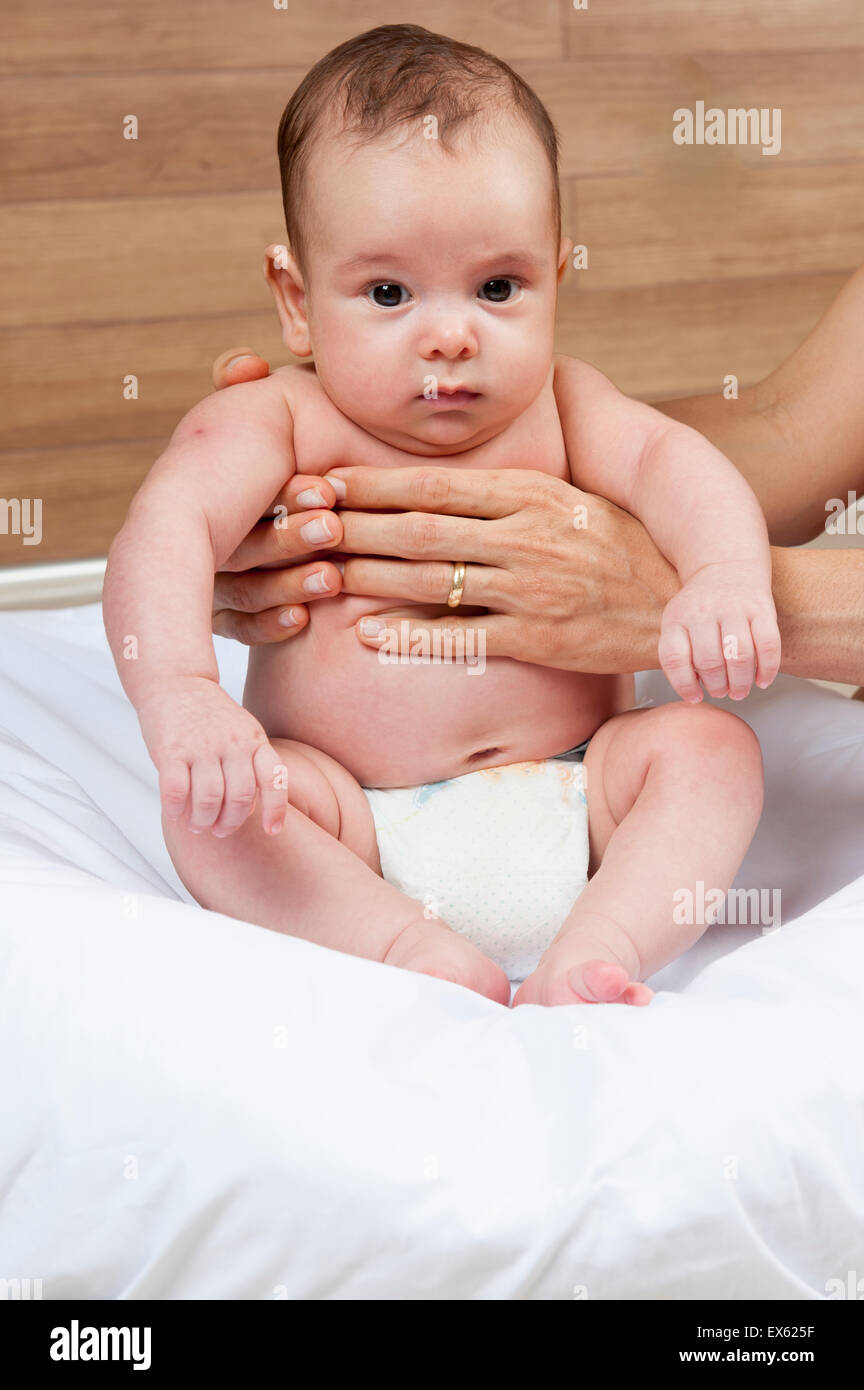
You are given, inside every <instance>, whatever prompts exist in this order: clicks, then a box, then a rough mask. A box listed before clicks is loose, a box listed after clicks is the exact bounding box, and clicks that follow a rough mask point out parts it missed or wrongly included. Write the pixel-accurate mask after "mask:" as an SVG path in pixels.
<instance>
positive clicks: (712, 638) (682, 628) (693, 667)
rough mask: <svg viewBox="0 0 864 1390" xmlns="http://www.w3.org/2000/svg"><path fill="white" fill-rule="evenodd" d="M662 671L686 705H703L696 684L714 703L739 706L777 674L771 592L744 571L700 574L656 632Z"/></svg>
mask: <svg viewBox="0 0 864 1390" xmlns="http://www.w3.org/2000/svg"><path fill="white" fill-rule="evenodd" d="M658 654H659V658H660V665H661V666H662V667H663V670H664V672H665V673H666V677H667V679H668V681H669V683H670V685H671V686H672V688H673V689H674V690H675V691H676V692H677V693H678V694H679V695H680V696H681V698H682V699H683V700H686V701H687V703H688V704H698V702H699V701H700V700H701V699H702V691H701V690H700V688H699V678H701V680H702V684H703V685H704V687H705V689H706V691H707V692H708V694H709V695H712V696H713V697H714V698H715V699H720V698H722V696H724V695H727V694H728V695H729V696H730V698H731V699H733V700H743V699H744V697H745V695H747V694H749V692H750V687H751V685H752V684H753V674H754V663H755V666H756V673H755V674H756V684H757V685H759V686H761V687H762V688H763V689H764V688H765V686H767V685H770V684H771V682H772V681H773V679H774V677H775V676H776V675H777V672H778V671H779V669H780V629H779V628H778V626H777V613H776V610H775V608H774V600H773V598H772V596H771V590H770V588H767V587H766V585H765V581H764V577H763V574H762V572H761V571H758V570H754V569H753V568H752V567H749V566H747V565H735V564H713V565H706V566H705V568H704V569H701V570H698V571H697V572H696V574H694V575H693V576H692V577H691V578H690V579H689V580H688V581H687V583H686V584H685V585H684V587H683V588H682V589H681V590H680V591H679V593H677V594H676V595H675V597H674V598H673V599H671V600H670V601H669V603H668V604H667V605H666V608H665V609H664V612H663V619H662V623H661V628H660V647H659V653H658Z"/></svg>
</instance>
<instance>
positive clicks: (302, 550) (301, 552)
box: [222, 509, 343, 572]
mask: <svg viewBox="0 0 864 1390" xmlns="http://www.w3.org/2000/svg"><path fill="white" fill-rule="evenodd" d="M342 539H343V528H342V522H341V520H340V519H339V517H338V516H337V515H336V513H335V512H331V511H322V510H320V509H313V510H310V511H304V510H302V509H301V510H300V511H298V512H296V513H295V514H294V515H293V516H291V515H289V514H288V513H287V512H280V513H279V514H278V515H276V516H275V517H272V518H269V517H268V518H267V519H266V520H264V521H259V522H258V524H257V525H256V526H253V528H252V530H251V531H250V532H249V534H248V536H245V537H244V538H243V540H242V541H241V542H240V544H239V545H238V547H237V549H236V550H235V551H234V554H233V555H230V556H229V557H228V559H227V560H226V561H225V563H224V565H223V566H222V570H223V571H225V570H228V571H234V572H236V571H238V570H249V569H260V568H261V566H262V565H284V564H285V563H286V561H289V560H298V559H301V558H303V557H305V556H310V555H314V554H315V553H316V551H319V550H335V549H336V548H337V547H338V546H340V544H341V541H342Z"/></svg>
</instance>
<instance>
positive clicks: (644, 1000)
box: [615, 982, 654, 1008]
mask: <svg viewBox="0 0 864 1390" xmlns="http://www.w3.org/2000/svg"><path fill="white" fill-rule="evenodd" d="M653 998H654V991H653V989H649V988H648V986H647V985H643V984H639V983H638V982H637V983H635V984H632V985H628V986H627V988H626V989H625V991H624V993H623V994H622V995H621V998H620V999H617V1000H616V1001H615V1002H616V1003H617V1004H635V1005H636V1006H637V1007H640V1008H641V1007H642V1005H644V1004H650V1003H651V1000H652V999H653Z"/></svg>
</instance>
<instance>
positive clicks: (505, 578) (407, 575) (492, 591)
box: [342, 556, 515, 612]
mask: <svg viewBox="0 0 864 1390" xmlns="http://www.w3.org/2000/svg"><path fill="white" fill-rule="evenodd" d="M452 581H453V564H452V563H450V562H448V561H446V560H423V561H410V560H384V559H380V560H379V559H372V558H369V557H367V556H355V557H354V558H352V559H350V560H346V561H345V569H344V573H343V575H342V590H343V592H344V593H346V594H359V595H363V594H367V595H370V596H371V595H378V594H387V595H388V596H389V597H391V598H395V599H400V598H402V599H413V601H414V602H415V603H446V602H447V597H448V595H449V593H450V586H451V584H452ZM514 588H515V586H514V582H513V578H512V576H511V575H510V574H509V573H508V571H507V570H502V569H498V568H496V567H495V566H494V565H476V564H471V565H466V566H465V582H464V584H463V588H462V604H461V605H460V606H462V607H466V606H468V605H473V606H475V607H477V606H479V607H482V608H495V609H496V610H499V611H502V612H507V611H508V608H509V607H510V604H511V602H512V598H513V592H514Z"/></svg>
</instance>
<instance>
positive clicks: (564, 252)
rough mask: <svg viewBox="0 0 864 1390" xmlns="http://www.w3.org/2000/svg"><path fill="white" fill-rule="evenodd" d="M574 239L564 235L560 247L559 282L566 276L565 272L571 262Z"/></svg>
mask: <svg viewBox="0 0 864 1390" xmlns="http://www.w3.org/2000/svg"><path fill="white" fill-rule="evenodd" d="M573 246H574V241H573V238H572V237H569V236H562V238H561V244H560V246H559V247H558V284H559V285H560V284H561V281H562V280H563V278H564V272H565V271H566V269H567V266H568V265H569V263H570V256H571V255H572V252H573Z"/></svg>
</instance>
